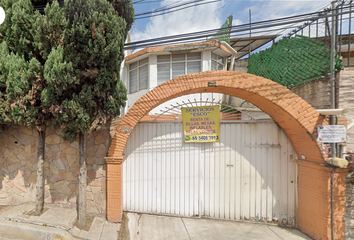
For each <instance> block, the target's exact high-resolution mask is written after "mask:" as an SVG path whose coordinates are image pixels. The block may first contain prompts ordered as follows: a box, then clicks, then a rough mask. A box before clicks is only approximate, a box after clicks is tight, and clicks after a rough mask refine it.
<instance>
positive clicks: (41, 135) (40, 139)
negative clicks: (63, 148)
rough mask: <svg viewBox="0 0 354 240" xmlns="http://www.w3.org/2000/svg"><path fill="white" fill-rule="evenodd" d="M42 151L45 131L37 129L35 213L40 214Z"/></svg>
mask: <svg viewBox="0 0 354 240" xmlns="http://www.w3.org/2000/svg"><path fill="white" fill-rule="evenodd" d="M44 152H45V131H38V148H37V185H36V188H37V192H36V209H35V215H37V216H38V215H40V214H41V213H42V211H43V206H44Z"/></svg>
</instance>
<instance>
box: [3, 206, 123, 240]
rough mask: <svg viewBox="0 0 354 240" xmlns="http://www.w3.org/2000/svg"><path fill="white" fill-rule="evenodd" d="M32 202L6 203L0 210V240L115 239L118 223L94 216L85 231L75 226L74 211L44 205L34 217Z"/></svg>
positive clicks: (116, 237)
mask: <svg viewBox="0 0 354 240" xmlns="http://www.w3.org/2000/svg"><path fill="white" fill-rule="evenodd" d="M34 209H35V204H34V203H26V204H22V205H18V206H8V207H4V208H1V211H0V236H1V237H0V240H1V238H3V239H34V240H38V239H61V240H63V239H66V240H71V239H89V240H101V239H102V240H117V239H118V231H119V227H120V224H116V223H110V222H107V221H106V219H104V218H101V217H95V218H94V219H93V221H92V224H91V227H90V229H89V230H88V231H85V230H80V229H78V228H77V227H75V226H74V224H75V222H76V216H77V215H76V210H75V209H70V208H61V207H56V206H50V205H46V206H45V207H44V212H43V213H42V214H41V215H40V216H34V215H33V212H34Z"/></svg>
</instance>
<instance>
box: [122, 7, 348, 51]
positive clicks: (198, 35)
mask: <svg viewBox="0 0 354 240" xmlns="http://www.w3.org/2000/svg"><path fill="white" fill-rule="evenodd" d="M349 8H350V6H347V7H344V8H343V9H344V10H345V11H346V10H348V9H349ZM327 12H328V11H327V10H325V11H320V12H312V13H307V14H301V15H296V16H291V17H284V18H278V19H272V20H266V21H260V22H254V23H252V27H251V28H250V26H249V24H241V25H237V26H233V27H232V28H231V30H230V34H234V35H232V36H231V37H235V34H239V35H240V33H242V32H244V31H248V30H250V29H252V30H259V29H269V28H274V27H278V26H284V28H283V29H286V28H289V26H286V25H291V24H298V23H303V22H309V21H315V20H317V19H320V18H322V17H323V16H320V15H321V13H327ZM353 12H354V11H353V10H349V11H346V12H342V13H341V14H342V15H344V14H348V13H353ZM336 15H339V14H327V17H331V16H336ZM292 27H294V25H293V26H292ZM220 29H223V28H217V29H211V30H206V31H199V32H193V33H187V34H179V35H172V36H166V37H159V38H152V39H146V40H141V41H136V42H131V43H126V44H125V45H124V49H125V50H128V49H132V48H140V47H147V46H160V45H166V44H172V43H174V44H176V43H184V42H190V41H200V40H205V39H206V38H207V37H210V36H217V35H223V34H224V33H217V31H219V30H220ZM224 29H227V28H224ZM277 30H280V29H277ZM267 31H269V30H267ZM272 31H274V30H272ZM254 33H256V32H254ZM241 35H242V34H241Z"/></svg>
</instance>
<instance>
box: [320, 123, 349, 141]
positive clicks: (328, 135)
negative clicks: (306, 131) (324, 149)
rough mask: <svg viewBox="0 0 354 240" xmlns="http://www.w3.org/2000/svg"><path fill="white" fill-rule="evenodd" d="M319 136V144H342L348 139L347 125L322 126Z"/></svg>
mask: <svg viewBox="0 0 354 240" xmlns="http://www.w3.org/2000/svg"><path fill="white" fill-rule="evenodd" d="M317 134H318V137H317V142H323V143H340V142H345V141H346V139H347V128H346V126H345V125H320V126H317Z"/></svg>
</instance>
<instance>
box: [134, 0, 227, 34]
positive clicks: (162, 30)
mask: <svg viewBox="0 0 354 240" xmlns="http://www.w3.org/2000/svg"><path fill="white" fill-rule="evenodd" d="M167 3H170V1H168V0H164V1H162V2H161V6H165V5H166V4H167ZM222 6H223V3H222V2H216V3H210V4H205V5H199V6H195V7H191V8H187V9H184V10H182V11H177V12H173V13H170V14H165V15H161V16H157V17H153V18H150V21H149V22H148V24H147V25H146V28H145V29H144V30H138V28H137V27H134V26H133V29H132V31H131V36H132V41H138V40H142V39H149V38H155V37H161V36H170V35H177V34H183V33H191V32H196V31H203V30H209V29H215V28H219V27H220V26H221V25H222V23H223V22H224V21H225V19H221V11H222ZM137 21H143V20H137Z"/></svg>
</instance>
